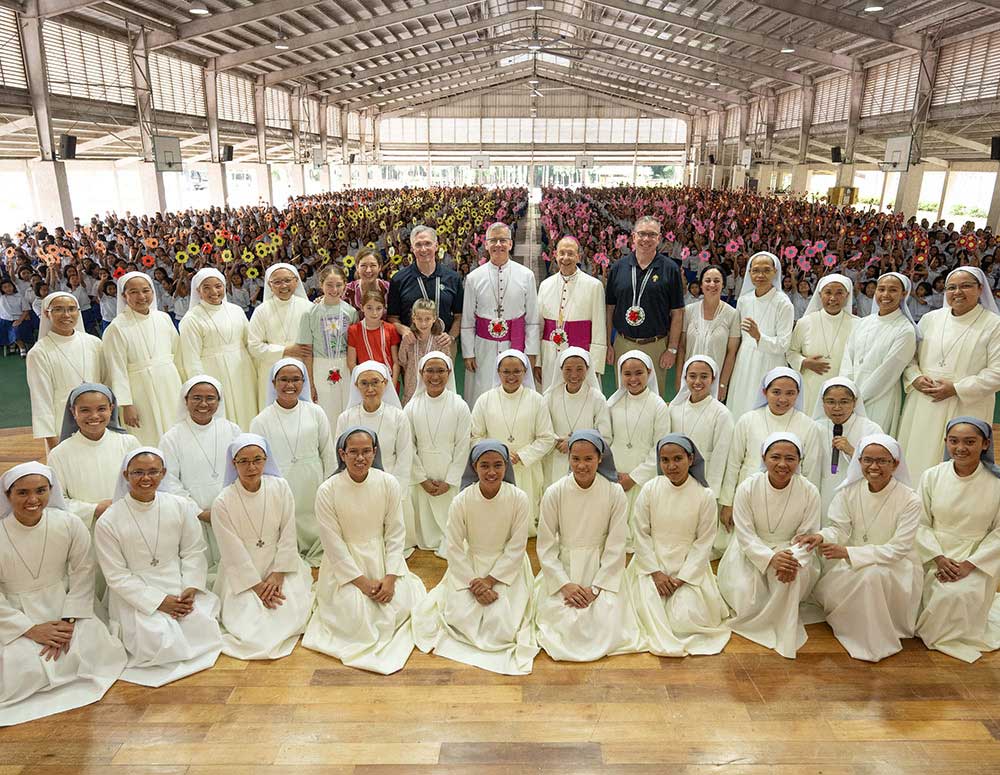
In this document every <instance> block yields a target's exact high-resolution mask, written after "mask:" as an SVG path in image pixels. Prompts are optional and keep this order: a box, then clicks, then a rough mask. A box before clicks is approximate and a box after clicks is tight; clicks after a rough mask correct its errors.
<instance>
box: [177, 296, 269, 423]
mask: <svg viewBox="0 0 1000 775" xmlns="http://www.w3.org/2000/svg"><path fill="white" fill-rule="evenodd" d="M249 325H250V324H249V323H248V322H247V316H246V315H245V314H244V313H243V310H241V309H240V308H239V307H237V306H236V305H235V304H232V303H230V302H228V301H224V302H223V303H222V304H206V303H205V302H202V303H201V304H198V305H197V306H196V307H194V308H193V309H191V310H190V311H189V312H188V313H187V314H186V315H185V316H184V317H183V318H182V319H181V326H180V350H181V363H182V364H183V366H184V374H185V377H186V378H187V379H190V378H191V377H195V376H197V375H199V374H208V375H209V376H210V377H215V378H216V379H217V380H219V382H220V383H222V398H223V400H224V401H225V405H226V417H227V418H228V419H229V420H232V421H233V422H234V423H236V424H237V425H239V426H240V427H241V428H242V429H243V430H248V429H249V428H250V421H251V420H253V418H254V417H255V416H256V415H257V368H256V364H255V363H254V360H253V358H252V357H251V355H250V351H249V350H248V349H247V329H248V328H249ZM178 392H179V391H178Z"/></svg>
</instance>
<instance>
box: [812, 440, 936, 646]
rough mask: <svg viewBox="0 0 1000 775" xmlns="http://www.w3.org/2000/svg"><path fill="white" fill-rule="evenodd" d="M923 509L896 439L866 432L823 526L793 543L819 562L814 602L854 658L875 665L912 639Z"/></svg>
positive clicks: (919, 577) (920, 585) (920, 582)
mask: <svg viewBox="0 0 1000 775" xmlns="http://www.w3.org/2000/svg"><path fill="white" fill-rule="evenodd" d="M921 513H922V507H921V505H920V499H919V498H918V497H917V494H916V493H915V492H913V490H912V489H910V479H909V474H908V472H907V470H906V463H905V461H904V460H903V457H902V453H901V452H900V447H899V444H897V443H896V440H895V439H893V438H892V437H891V436H886V435H885V434H881V433H879V434H873V435H871V436H865V437H864V438H863V439H861V440H860V441H859V442H858V445H857V452H856V453H855V455H854V457H853V458H852V460H851V464H850V469H849V471H848V473H847V478H846V479H845V480H844V481H843V482H842V483H841V484H840V486H839V488H838V491H837V495H836V497H835V498H834V499H833V503H832V504H831V506H830V518H829V524H828V525H827V527H824V528H823V529H822V530H820V531H819V532H818V533H814V534H813V535H811V536H806V537H805V538H803V539H802V540H801V541H800V544H801V545H802V546H804V547H806V548H808V549H811V550H813V551H815V552H818V553H819V554H820V555H821V556H822V557H823V559H824V560H825V562H824V570H823V577H822V578H821V579H820V580H819V582H818V583H817V584H816V591H815V595H816V600H817V601H819V603H820V605H822V606H823V608H824V610H825V611H826V621H827V624H829V625H830V627H831V628H833V634H834V635H836V636H837V640H839V641H840V642H841V644H842V645H843V646H844V648H845V649H847V652H848V653H849V654H850V655H851V656H852V657H854V658H855V659H862V660H865V661H868V662H878V661H879V660H881V659H885V658H886V657H888V656H892V655H893V654H895V653H897V652H898V651H901V650H902V648H903V644H902V643H901V642H900V638H912V637H913V631H914V628H915V626H916V623H917V609H918V608H919V607H920V592H921V589H922V588H923V572H922V570H921V567H920V560H919V559H918V557H917V553H916V548H915V546H914V540H915V539H916V536H917V528H918V527H919V525H920V517H921Z"/></svg>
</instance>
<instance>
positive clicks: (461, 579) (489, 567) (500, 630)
mask: <svg viewBox="0 0 1000 775" xmlns="http://www.w3.org/2000/svg"><path fill="white" fill-rule="evenodd" d="M528 512H529V509H528V496H527V495H525V494H524V491H523V490H521V489H520V488H518V487H514V486H512V485H510V484H507V483H506V482H504V483H502V484H501V485H500V491H499V492H498V493H497V494H496V495H495V496H494V497H493V498H486V497H484V496H483V494H482V491H481V490H480V489H479V485H478V484H472V485H470V486H469V487H466V488H465V489H464V490H463V491H462V492H461V493H459V495H458V496H457V497H456V498H455V499H454V501H453V502H452V506H451V510H450V514H449V518H448V529H447V536H446V539H445V547H446V548H445V553H446V555H447V557H448V570H447V571H446V572H445V575H444V578H443V579H442V580H441V582H440V583H439V584H438V585H437V586H436V587H434V589H432V590H431V592H430V594H429V595H428V596H427V598H426V599H425V600H424V601H423V602H422V603H420V605H418V606H417V608H416V609H415V610H414V612H413V633H414V637H415V639H416V644H417V648H419V649H420V650H421V651H425V652H430V651H433V652H434V653H435V654H437V655H438V656H439V657H445V658H447V659H454V660H455V661H456V662H464V663H465V664H467V665H472V666H473V667H479V668H482V669H483V670H489V671H491V672H494V673H502V674H504V675H527V674H528V673H530V672H531V664H532V662H533V661H534V659H535V656H536V655H537V654H538V645H537V644H536V643H535V641H534V631H533V624H532V614H533V611H532V608H531V590H532V583H533V581H534V578H533V576H532V573H531V563H530V562H529V561H528V555H527V552H526V551H525V549H526V547H527V543H528V527H529V513H528ZM487 576H492V577H493V578H495V579H496V580H497V582H498V583H497V584H495V585H494V586H493V591H494V592H496V593H497V595H499V599H498V600H496V601H494V602H493V603H490V604H489V605H481V604H480V603H479V602H478V601H477V600H476V598H475V596H474V595H473V594H472V593H471V592H470V591H469V583H470V582H471V581H472V579H475V578H485V577H487Z"/></svg>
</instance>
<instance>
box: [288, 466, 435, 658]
mask: <svg viewBox="0 0 1000 775" xmlns="http://www.w3.org/2000/svg"><path fill="white" fill-rule="evenodd" d="M401 493H402V488H401V487H400V485H399V482H398V481H397V480H396V478H395V477H394V476H392V475H391V474H387V473H385V472H384V471H379V470H378V469H376V468H372V469H371V470H370V471H369V472H368V476H367V477H366V478H365V480H364V481H363V482H361V483H358V482H355V481H354V480H353V479H351V477H350V475H349V474H348V473H347V472H346V471H343V472H341V473H339V474H336V475H334V476H332V477H330V478H329V479H327V480H326V481H325V482H323V484H322V486H321V487H320V488H319V492H317V493H316V515H317V517H318V518H319V524H320V532H321V535H322V537H323V547H324V549H325V551H324V554H323V564H322V565H321V566H320V570H319V585H318V588H317V593H316V599H317V603H318V605H317V607H316V611H315V613H313V616H312V618H311V619H310V620H309V625H308V627H307V628H306V634H305V636H304V637H303V638H302V645H303V646H305V647H306V648H307V649H312V650H314V651H321V652H323V653H324V654H329V655H330V656H332V657H336V658H337V659H339V660H340V661H341V662H343V663H344V664H345V665H347V666H348V667H357V668H359V669H361V670H369V671H371V672H373V673H381V674H383V675H389V674H391V673H395V672H396V671H398V670H401V669H402V668H403V665H405V664H406V660H407V659H409V657H410V653H411V652H412V651H413V631H412V628H411V626H410V614H411V612H412V611H413V608H414V607H415V606H416V605H418V604H419V603H420V601H422V600H423V599H424V597H425V596H426V595H427V590H426V589H424V584H423V582H422V581H421V580H420V579H419V578H418V577H417V576H415V575H413V574H412V573H410V570H409V568H407V567H406V560H405V559H404V558H403V542H404V537H405V531H404V528H403V506H402V498H401ZM388 574H392V575H394V576H396V587H395V594H394V596H393V598H392V600H391V601H389V602H388V603H384V604H383V603H377V602H376V601H374V600H372V599H371V598H369V597H366V596H365V595H364V594H363V593H362V592H361V590H360V589H358V588H357V587H356V586H354V585H353V584H352V583H351V582H352V581H353V580H354V579H356V578H358V577H359V576H367V577H368V578H369V579H371V580H373V581H378V580H380V579H382V578H383V577H384V576H386V575H388Z"/></svg>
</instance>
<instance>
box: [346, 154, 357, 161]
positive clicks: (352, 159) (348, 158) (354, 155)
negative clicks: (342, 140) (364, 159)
mask: <svg viewBox="0 0 1000 775" xmlns="http://www.w3.org/2000/svg"><path fill="white" fill-rule="evenodd" d="M356 156H357V154H355V153H352V154H351V155H350V156H348V157H347V163H348V164H354V158H355V157H356Z"/></svg>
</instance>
